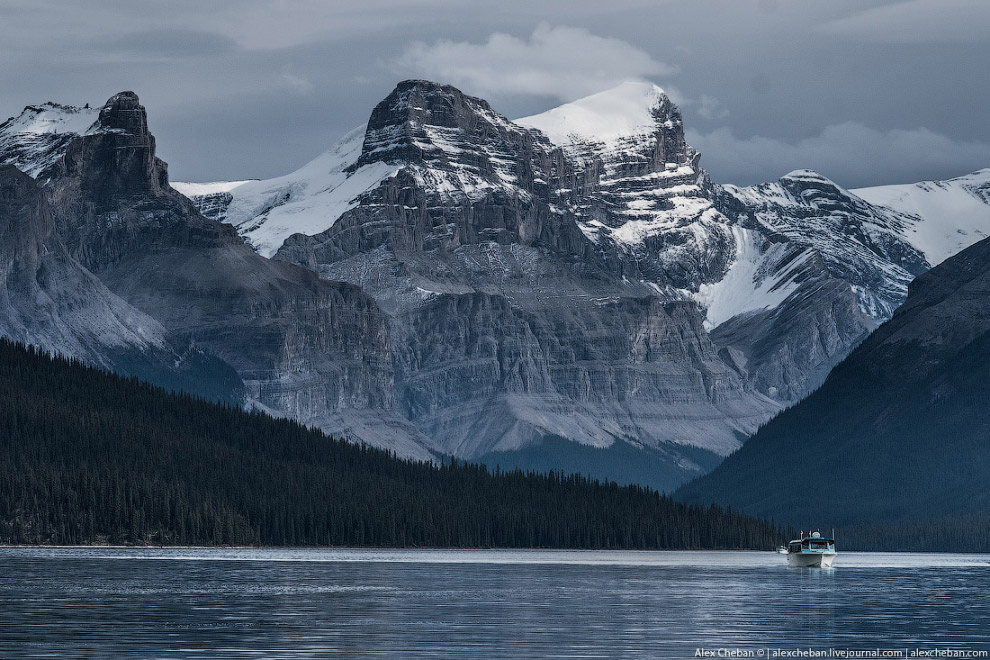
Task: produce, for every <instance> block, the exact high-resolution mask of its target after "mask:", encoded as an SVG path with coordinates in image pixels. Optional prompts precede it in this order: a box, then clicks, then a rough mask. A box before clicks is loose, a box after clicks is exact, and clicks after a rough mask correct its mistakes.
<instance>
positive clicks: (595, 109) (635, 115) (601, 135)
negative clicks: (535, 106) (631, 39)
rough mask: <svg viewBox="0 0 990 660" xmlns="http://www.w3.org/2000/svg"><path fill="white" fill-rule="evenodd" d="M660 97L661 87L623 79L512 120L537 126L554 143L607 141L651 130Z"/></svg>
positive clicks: (643, 133)
mask: <svg viewBox="0 0 990 660" xmlns="http://www.w3.org/2000/svg"><path fill="white" fill-rule="evenodd" d="M663 98H666V95H665V94H664V91H663V90H662V89H661V88H659V87H657V86H656V85H653V84H650V83H641V82H624V83H622V84H621V85H619V86H617V87H614V88H612V89H609V90H606V91H604V92H599V93H598V94H593V95H592V96H588V97H585V98H582V99H578V100H577V101H574V102H573V103H567V104H565V105H562V106H560V107H557V108H553V109H552V110H548V111H547V112H544V113H542V114H538V115H532V116H529V117H523V118H521V119H517V120H516V122H515V123H517V124H520V125H522V126H529V127H530V128H535V129H538V130H539V131H540V132H541V133H543V134H544V135H546V136H547V138H549V139H550V141H551V142H553V143H554V144H556V145H558V146H566V145H569V144H574V143H584V142H589V141H591V142H600V143H609V142H614V141H615V140H617V139H618V138H622V137H629V136H633V135H645V134H649V133H651V132H653V131H655V130H656V120H655V118H654V115H653V112H652V109H653V108H654V107H655V106H656V105H657V104H658V103H659V102H660V101H661V99H663Z"/></svg>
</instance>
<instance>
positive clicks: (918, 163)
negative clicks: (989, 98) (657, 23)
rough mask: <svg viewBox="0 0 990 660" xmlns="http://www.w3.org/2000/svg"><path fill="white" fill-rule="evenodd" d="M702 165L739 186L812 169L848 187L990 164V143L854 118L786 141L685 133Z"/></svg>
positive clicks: (950, 173) (722, 130)
mask: <svg viewBox="0 0 990 660" xmlns="http://www.w3.org/2000/svg"><path fill="white" fill-rule="evenodd" d="M687 138H688V141H689V142H690V143H691V144H692V145H693V146H694V147H695V148H697V149H699V150H700V151H701V152H702V156H703V165H704V167H705V169H707V170H708V171H709V172H711V174H712V177H713V178H715V179H716V180H718V181H720V182H724V183H738V184H743V185H748V184H753V183H760V182H762V181H765V180H767V179H768V178H770V177H767V173H768V172H774V173H776V174H774V175H773V177H774V178H775V177H777V176H781V175H783V174H786V173H787V172H790V171H792V170H796V169H804V168H807V169H813V170H816V171H818V172H820V173H821V174H824V175H825V176H827V177H829V178H832V179H833V180H835V181H836V182H837V183H839V184H841V185H844V186H847V187H859V186H867V185H878V184H886V183H894V182H899V183H910V182H914V181H918V180H921V179H925V178H949V177H952V176H956V175H960V174H963V173H967V172H970V171H974V170H977V169H980V168H983V167H987V165H988V164H990V144H987V143H984V142H966V141H959V140H953V139H952V138H949V137H946V136H945V135H942V134H939V133H936V132H934V131H931V130H929V129H927V128H915V129H910V130H905V129H892V130H886V131H882V130H878V129H875V128H870V127H868V126H864V125H863V124H860V123H857V122H845V123H842V124H835V125H833V126H828V127H826V128H825V129H824V130H823V131H822V132H821V133H820V134H818V135H815V136H813V137H809V138H805V139H802V140H798V141H796V142H787V141H784V140H779V139H773V138H766V137H760V136H754V137H749V138H738V137H736V136H735V134H734V133H733V131H732V129H730V128H719V129H717V130H714V131H712V132H710V133H705V134H703V133H699V132H697V131H688V134H687Z"/></svg>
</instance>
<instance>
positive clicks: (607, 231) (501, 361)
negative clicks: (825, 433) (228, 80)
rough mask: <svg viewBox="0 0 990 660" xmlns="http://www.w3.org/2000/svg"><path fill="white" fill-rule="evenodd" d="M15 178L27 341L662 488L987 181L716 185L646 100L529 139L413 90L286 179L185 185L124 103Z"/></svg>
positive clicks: (436, 440)
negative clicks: (171, 174)
mask: <svg viewBox="0 0 990 660" xmlns="http://www.w3.org/2000/svg"><path fill="white" fill-rule="evenodd" d="M0 165H6V166H7V167H8V168H13V169H12V170H11V169H8V170H7V172H8V174H9V176H12V177H14V178H19V180H20V181H21V183H19V184H17V185H16V186H14V187H15V188H17V190H18V191H19V192H17V195H18V199H23V200H25V201H24V203H19V204H18V205H17V206H16V209H17V210H15V209H14V208H13V207H11V210H9V211H7V212H6V214H5V215H6V216H7V217H8V218H14V219H15V220H16V222H14V223H13V224H12V225H11V227H16V228H17V231H24V232H27V234H29V236H27V237H26V238H25V239H24V240H20V242H12V243H10V244H9V245H7V246H5V247H4V248H3V249H5V250H7V252H8V253H9V256H7V261H6V263H8V264H13V265H12V266H11V268H10V269H9V271H8V276H7V280H6V283H7V284H6V286H7V288H6V291H7V294H6V295H7V296H8V298H9V300H10V301H11V302H10V303H9V305H8V307H9V309H10V310H11V312H10V314H9V315H8V318H9V319H12V320H11V321H9V322H7V326H5V327H4V328H0V330H3V331H4V332H7V333H8V334H10V335H11V336H13V337H16V338H18V339H23V340H24V341H31V342H36V343H38V344H40V345H43V346H46V347H48V348H52V349H57V350H60V351H62V352H65V353H66V354H68V355H72V356H76V357H80V358H82V359H85V360H87V361H89V362H91V363H93V364H98V365H101V366H105V367H107V368H110V369H115V370H120V371H122V372H124V373H135V374H136V375H141V376H142V377H148V378H150V379H151V380H152V381H153V382H156V383H161V384H164V385H166V386H169V387H176V388H178V389H185V390H188V391H196V392H200V393H202V394H204V395H205V396H208V397H210V398H222V399H224V400H227V401H231V402H237V403H239V404H241V405H244V406H246V407H249V408H255V409H261V410H265V411H268V412H271V413H272V414H277V415H283V416H287V417H290V418H292V419H296V420H298V421H300V422H303V423H305V424H309V425H314V426H317V427H319V428H321V429H323V430H325V431H328V432H333V433H337V434H341V435H346V436H348V437H352V438H353V439H356V440H363V441H365V442H368V443H371V444H374V445H375V446H382V447H389V448H392V449H394V450H396V451H397V452H399V453H400V454H402V455H405V456H411V457H416V458H428V457H431V456H436V455H437V454H451V455H454V456H457V457H460V458H469V459H472V460H480V461H484V462H487V463H489V464H492V465H494V464H499V465H502V466H506V467H508V466H520V467H525V468H539V469H562V468H566V469H568V470H574V471H579V472H583V473H587V474H592V475H595V476H601V477H609V478H614V479H618V480H621V481H627V482H639V483H647V484H650V485H653V486H655V487H657V488H660V489H670V488H673V487H675V486H676V485H678V484H679V483H681V482H682V481H684V480H685V479H687V478H690V477H692V476H695V475H698V474H700V473H702V472H704V471H707V470H708V469H710V468H711V467H713V466H714V465H715V464H717V463H718V462H719V461H720V460H721V459H722V457H723V456H725V455H727V454H729V453H731V452H732V451H734V450H736V449H737V448H738V447H739V446H740V444H741V443H742V441H743V440H744V439H745V438H746V437H747V436H749V435H750V434H751V433H753V432H754V431H755V430H756V429H757V428H758V427H759V425H761V424H762V423H764V422H766V421H767V420H768V419H769V418H770V417H772V416H773V415H774V414H775V413H776V412H778V411H779V410H780V409H781V408H782V407H784V406H787V405H791V404H792V403H794V402H795V401H797V400H799V399H801V398H802V397H803V396H805V395H806V394H807V393H808V392H809V391H811V390H812V389H814V388H815V387H816V386H818V385H819V384H820V383H821V382H822V380H823V379H824V377H825V375H826V374H827V373H828V372H829V370H830V369H831V368H832V367H833V366H834V365H835V364H836V363H837V362H838V361H840V360H841V359H842V358H843V357H845V356H846V355H847V354H848V353H849V351H850V350H851V349H852V348H853V347H855V346H856V345H857V344H858V343H859V342H860V341H862V340H863V338H864V337H866V336H867V335H868V334H869V333H870V332H871V331H872V330H873V329H874V328H875V327H876V326H877V325H878V324H879V323H881V322H882V321H884V320H886V319H887V318H888V317H889V316H890V314H891V312H892V311H893V309H894V308H896V306H897V305H898V304H900V302H901V301H902V300H903V298H904V295H905V293H906V286H907V283H908V282H909V281H911V279H912V278H913V277H915V276H916V275H918V274H919V273H922V272H924V271H925V270H927V269H928V268H930V267H931V266H932V265H934V264H935V263H937V262H938V261H939V260H941V259H943V258H944V257H945V256H946V255H947V254H949V253H951V252H952V251H953V250H954V249H961V248H962V247H965V246H966V245H968V244H971V243H972V242H975V241H976V240H978V239H979V237H980V236H981V232H983V231H984V228H986V227H990V216H988V215H987V210H988V209H990V205H988V204H987V197H986V195H985V194H983V193H982V192H980V191H982V190H984V188H981V185H982V184H981V181H984V182H985V181H986V180H987V179H988V178H990V173H988V172H986V171H984V172H978V173H974V174H973V175H971V176H970V177H968V178H965V180H959V181H955V182H943V183H940V184H930V185H929V184H924V185H922V186H919V187H916V188H910V190H905V191H900V192H897V191H893V190H888V191H886V192H881V191H880V190H879V189H877V190H873V189H870V190H864V191H855V192H853V191H848V190H844V189H842V188H841V187H839V186H837V185H835V184H834V183H833V182H831V181H829V180H828V179H826V178H825V177H823V176H821V175H818V174H816V173H814V172H809V171H797V172H793V173H791V174H789V175H786V176H785V177H783V178H782V179H781V180H779V181H777V182H774V183H768V184H763V185H761V186H754V187H750V188H739V187H734V186H728V185H726V186H721V185H718V184H716V183H714V182H713V181H711V179H710V177H709V176H708V175H707V173H705V171H704V170H703V169H701V167H700V155H699V154H698V153H697V152H696V151H695V150H694V149H693V148H691V146H690V145H688V144H687V143H686V141H685V139H684V129H683V121H682V117H681V114H680V111H679V110H678V109H677V107H676V105H675V104H673V103H672V102H671V101H670V99H669V98H668V97H667V96H666V94H664V93H663V91H662V90H660V89H659V88H657V87H655V86H653V85H644V84H639V83H626V84H623V85H620V86H619V87H617V88H615V89H613V90H609V91H606V92H603V93H601V94H597V95H594V96H591V97H588V98H586V99H581V100H578V101H576V102H574V103H571V104H567V105H564V106H561V107H559V108H556V109H554V110H551V111H549V112H547V113H544V114H542V115H537V116H533V117H528V118H525V119H521V120H518V121H516V122H513V121H510V120H508V119H507V118H505V117H503V116H502V115H500V114H499V113H498V112H496V111H495V110H494V109H492V108H491V106H489V104H488V103H487V102H485V101H484V100H482V99H478V98H474V97H471V96H468V95H465V94H463V93H462V92H460V91H459V90H457V89H455V88H453V87H450V86H446V85H440V84H437V83H432V82H428V81H421V80H414V81H405V82H402V83H400V84H399V85H398V86H397V87H396V88H395V90H394V91H393V92H392V93H391V94H390V95H389V96H388V97H387V98H386V99H384V100H383V101H382V102H381V103H380V104H378V106H376V107H375V108H374V110H373V111H372V113H371V116H370V118H369V121H368V124H367V125H366V126H364V127H362V128H359V129H357V130H355V131H354V132H352V133H351V134H349V135H348V136H346V137H345V138H344V139H343V141H342V142H341V143H340V144H339V145H338V146H336V147H334V148H332V149H330V150H329V151H327V152H326V153H324V154H322V155H321V156H319V157H318V158H317V159H315V160H314V161H312V162H311V163H309V164H307V165H306V166H304V167H303V168H301V169H300V170H298V171H296V172H293V173H290V174H288V175H286V176H283V177H279V178H277V179H271V180H265V181H240V182H221V183H215V184H175V188H173V187H172V186H171V185H170V183H169V180H168V173H167V167H166V165H165V163H163V162H162V161H160V160H159V159H157V158H156V157H155V140H154V137H153V136H152V134H151V133H150V132H149V130H148V125H147V116H146V112H145V110H144V108H143V107H142V106H141V105H140V103H139V102H138V99H137V97H136V96H135V95H134V94H132V93H129V92H127V93H122V94H119V95H116V96H115V97H113V98H112V99H110V100H109V101H108V102H107V104H105V105H104V106H102V107H101V108H93V109H90V108H73V107H70V106H61V105H58V104H52V103H49V104H45V105H42V106H32V107H29V108H27V109H25V111H24V113H22V114H21V115H20V116H19V117H15V118H12V119H10V120H8V121H7V122H5V123H4V124H2V125H0ZM32 186H33V188H32ZM925 186H927V187H925ZM12 189H13V188H12ZM33 189H36V191H35V192H33V193H32V192H31V191H32V190H33ZM177 191H178V192H177ZM180 193H184V194H180ZM32 194H33V195H34V196H35V197H34V198H32V197H31V195H32ZM186 195H188V197H186ZM871 195H874V196H873V197H871ZM981 195H982V196H981ZM32 199H33V201H31V200H32ZM190 200H191V201H190ZM871 200H872V201H871ZM25 209H34V210H25ZM939 209H944V212H942V211H939ZM26 219H27V220H26ZM46 228H47V229H46ZM30 246H34V247H30ZM32 250H33V251H34V253H37V254H38V255H42V256H43V257H44V258H43V259H42V258H41V257H38V258H35V257H31V256H30V254H31V253H32ZM32 259H34V261H32ZM39 259H40V261H39ZM45 259H47V261H45ZM36 262H37V263H36ZM42 262H43V263H42ZM56 263H57V267H58V269H60V270H58V275H57V276H53V277H49V278H48V279H46V278H45V277H44V276H43V275H39V273H42V274H43V273H48V272H55V271H52V270H51V269H53V268H55V267H56V265H55V264H56ZM39 287H40V288H39ZM86 287H89V288H86ZM79 291H84V292H86V294H85V295H82V294H79V293H78V292H79ZM70 294H71V295H70ZM73 295H74V296H77V298H78V299H76V298H73V297H72V296H73ZM46 297H47V299H50V300H52V301H55V302H54V303H45V304H40V303H39V301H45V300H46ZM83 302H85V305H84V304H83ZM86 305H93V308H92V310H89V311H86V313H85V317H86V319H88V320H87V321H86V322H85V323H84V322H81V321H76V320H71V321H66V320H65V319H72V318H73V317H72V315H73V314H76V315H79V314H80V313H81V312H80V310H84V309H85V308H86ZM49 319H56V321H55V322H52V323H49ZM58 319H62V320H61V321H58ZM87 323H88V325H87ZM46 324H47V325H46ZM103 328H105V331H104V330H103ZM39 329H41V330H39ZM42 330H43V332H42ZM18 333H19V334H18ZM142 333H143V334H142ZM94 338H98V339H94ZM122 347H123V348H122ZM130 356H140V360H138V359H137V358H132V357H130ZM135 361H139V362H140V365H139V366H140V367H141V368H140V369H138V368H136V367H134V366H133V364H132V363H134V362H135ZM197 388H199V389H197Z"/></svg>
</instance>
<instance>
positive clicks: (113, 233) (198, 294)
mask: <svg viewBox="0 0 990 660" xmlns="http://www.w3.org/2000/svg"><path fill="white" fill-rule="evenodd" d="M62 137H64V136H60V138H59V141H60V142H61V138H62ZM39 141H40V140H35V142H36V143H37V142H39ZM39 153H40V152H39ZM46 153H48V154H49V155H51V154H53V153H54V152H53V151H52V150H47V151H46ZM40 165H41V166H40V167H38V168H37V169H36V170H35V172H36V175H37V180H38V183H40V184H41V186H42V191H43V193H44V198H45V200H46V205H47V208H50V209H51V213H52V216H53V222H52V223H51V224H52V226H53V232H54V235H55V236H57V239H58V241H60V242H61V244H62V245H64V250H65V251H66V252H67V253H68V255H67V257H68V258H70V259H74V260H75V261H76V262H77V263H78V264H79V270H80V271H81V272H83V273H84V274H85V275H86V276H87V277H89V278H90V279H91V280H92V281H93V282H96V283H98V284H99V285H100V286H101V287H104V289H109V290H110V291H112V292H113V294H114V296H115V297H116V298H117V299H119V300H121V303H122V304H123V303H126V305H127V307H128V309H132V310H134V312H135V314H139V315H140V317H141V318H144V319H149V320H150V319H154V321H152V322H151V325H152V326H153V327H155V328H158V329H160V331H161V333H162V334H163V335H165V334H167V335H168V336H169V337H175V338H179V339H180V340H181V341H183V342H186V343H188V344H190V345H193V346H196V347H197V348H198V349H199V350H201V351H203V352H205V353H206V354H208V355H210V356H213V359H214V360H216V359H217V358H219V359H220V360H223V361H224V363H226V364H228V365H230V366H232V367H233V369H234V370H236V373H237V375H238V376H239V379H238V383H237V384H238V386H239V388H240V389H241V391H242V393H243V397H242V402H243V403H245V404H246V405H248V406H251V407H257V408H260V409H262V410H266V411H269V412H272V413H274V414H277V415H284V416H288V417H292V418H294V419H297V420H299V421H301V422H303V423H306V424H311V425H316V426H320V427H322V428H325V429H327V430H329V431H332V432H347V433H349V434H351V436H352V437H353V438H354V439H356V440H364V441H366V442H369V443H371V444H376V445H388V446H390V447H391V448H394V449H396V450H398V451H401V452H402V453H404V454H405V455H410V456H417V457H420V458H427V457H429V456H431V453H430V452H429V450H428V449H427V448H426V446H425V444H426V443H427V442H428V441H427V440H426V439H425V438H423V437H422V436H421V435H419V434H418V433H417V431H416V430H415V429H414V428H413V427H412V426H411V425H409V424H408V423H407V422H405V421H404V420H402V419H401V418H400V417H398V416H397V415H396V414H395V411H394V408H395V403H394V394H393V391H394V388H393V371H392V363H391V347H390V338H389V333H388V327H387V324H386V319H385V317H384V316H383V314H382V313H381V311H380V310H379V308H378V306H377V305H376V304H375V302H374V300H372V299H371V298H369V297H368V296H367V295H365V294H363V293H362V292H361V291H360V290H359V289H357V288H356V287H354V286H351V285H347V284H343V283H338V282H328V281H325V280H321V279H319V278H318V277H317V276H316V275H315V274H314V273H313V272H311V271H309V270H307V269H304V268H299V267H296V266H291V265H289V264H286V263H278V262H272V261H269V260H267V259H264V258H262V257H260V256H259V255H257V254H256V253H255V252H254V251H253V250H252V249H251V248H250V247H248V246H247V245H245V244H244V242H243V240H242V239H240V237H239V236H238V235H237V232H236V230H234V228H233V227H231V226H229V225H226V224H222V223H219V222H216V221H214V220H210V219H207V218H204V217H203V216H202V215H200V214H199V213H198V211H197V210H196V208H195V207H194V206H193V205H192V203H191V202H189V200H188V199H187V198H185V197H184V196H182V195H180V194H178V193H177V192H175V191H174V190H173V189H172V188H171V187H170V186H169V185H168V174H167V168H166V166H165V164H164V163H163V162H162V161H160V160H159V159H157V158H156V157H155V141H154V137H153V136H152V135H151V133H150V132H149V131H148V128H147V118H146V113H145V109H144V108H143V107H142V106H141V105H140V104H139V103H138V99H137V96H135V95H134V94H133V93H130V92H124V93H121V94H118V95H116V96H114V97H113V98H111V99H110V100H109V101H108V102H107V104H106V105H105V106H104V107H103V108H102V109H100V110H99V113H98V116H97V118H96V121H95V123H94V124H93V125H92V126H91V127H90V128H89V129H88V130H87V131H86V132H85V134H82V135H79V134H77V135H75V136H74V138H73V139H71V140H69V141H68V142H67V143H66V144H65V145H64V147H63V148H61V150H60V151H58V153H56V154H55V155H54V157H53V159H52V160H50V161H49V162H46V163H44V164H40ZM31 183H32V184H33V185H35V182H31ZM93 275H95V276H96V277H93ZM97 278H98V279H97ZM103 320H104V319H103V317H102V316H100V317H99V318H97V319H96V322H103ZM117 332H118V331H117V330H114V329H113V328H108V332H107V334H108V335H109V336H110V337H113V336H114V334H115V333H117ZM111 341H113V340H112V339H111ZM72 354H74V355H77V356H79V357H83V358H89V356H88V355H86V354H82V355H79V354H78V353H76V352H73V353H72Z"/></svg>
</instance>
